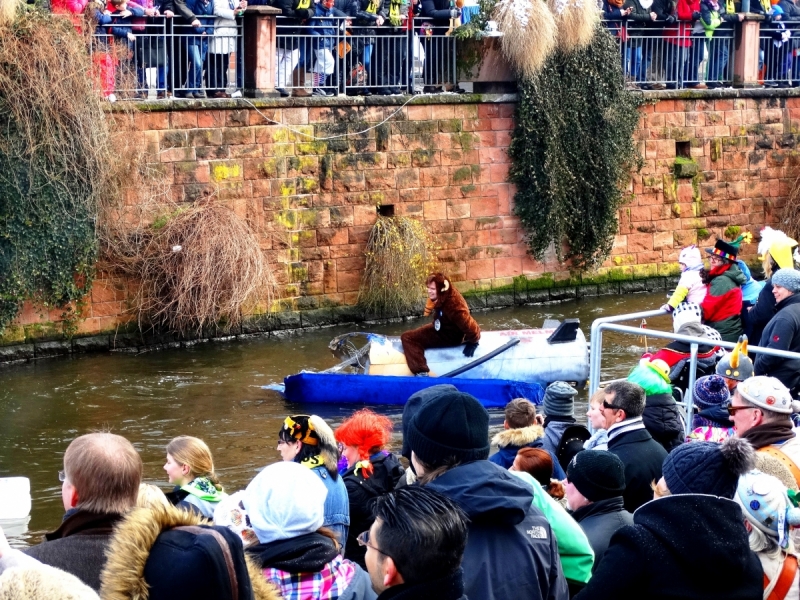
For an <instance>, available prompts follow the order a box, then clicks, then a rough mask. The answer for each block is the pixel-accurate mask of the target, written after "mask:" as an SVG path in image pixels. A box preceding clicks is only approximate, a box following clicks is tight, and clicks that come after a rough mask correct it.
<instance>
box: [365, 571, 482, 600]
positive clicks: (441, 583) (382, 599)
mask: <svg viewBox="0 0 800 600" xmlns="http://www.w3.org/2000/svg"><path fill="white" fill-rule="evenodd" d="M390 599H391V600H467V597H466V596H465V595H464V571H463V569H456V572H455V573H453V574H452V575H449V576H445V577H442V578H440V579H435V580H434V581H426V582H424V583H418V584H416V585H408V584H406V583H403V584H401V585H396V586H394V587H390V588H389V589H387V590H385V591H384V592H383V593H382V594H381V595H380V596H378V600H390Z"/></svg>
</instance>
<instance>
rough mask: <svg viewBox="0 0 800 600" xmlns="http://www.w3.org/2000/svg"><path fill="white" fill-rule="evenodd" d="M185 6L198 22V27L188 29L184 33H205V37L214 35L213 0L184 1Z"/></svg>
mask: <svg viewBox="0 0 800 600" xmlns="http://www.w3.org/2000/svg"><path fill="white" fill-rule="evenodd" d="M186 6H187V7H188V9H189V10H190V11H192V13H193V14H194V16H195V17H196V18H197V20H198V21H200V27H197V28H194V29H188V30H187V31H186V33H190V32H191V33H199V34H202V33H203V32H205V33H206V34H207V35H214V19H216V17H215V16H214V0H207V1H206V0H186Z"/></svg>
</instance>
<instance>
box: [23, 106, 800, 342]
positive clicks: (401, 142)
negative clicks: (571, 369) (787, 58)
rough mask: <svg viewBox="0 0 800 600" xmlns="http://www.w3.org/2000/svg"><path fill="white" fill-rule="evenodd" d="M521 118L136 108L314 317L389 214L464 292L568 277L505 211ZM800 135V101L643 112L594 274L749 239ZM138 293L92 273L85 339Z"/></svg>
mask: <svg viewBox="0 0 800 600" xmlns="http://www.w3.org/2000/svg"><path fill="white" fill-rule="evenodd" d="M514 109H515V105H514V104H511V103H500V104H492V103H485V104H438V105H418V106H408V107H405V108H402V109H400V110H399V111H398V107H397V106H337V107H329V106H294V107H286V108H272V107H269V108H260V109H258V110H256V109H253V108H243V109H221V110H205V109H204V110H195V109H188V110H173V111H164V112H140V113H137V114H136V115H135V118H134V123H135V126H134V127H135V129H136V133H135V135H137V136H139V137H140V139H141V142H142V143H144V144H146V145H147V148H148V151H149V152H150V155H151V160H152V162H153V166H154V167H156V168H158V169H160V170H161V172H162V174H163V177H164V180H165V182H166V183H167V184H168V186H169V191H170V193H171V195H172V198H173V199H175V200H177V201H179V202H194V201H197V200H199V199H202V198H205V197H210V196H215V197H216V198H217V200H218V201H223V202H227V203H229V204H230V206H232V207H233V208H234V209H235V210H236V211H237V212H238V213H239V214H241V215H242V216H244V217H246V218H247V219H248V220H249V222H250V224H251V225H252V226H253V227H254V228H255V229H256V231H258V233H259V235H260V236H261V240H262V246H263V248H264V250H265V252H267V253H268V256H269V258H270V260H271V261H272V262H273V263H274V264H275V266H276V273H277V277H278V282H279V286H280V295H281V298H282V299H283V300H284V305H285V306H287V307H289V306H291V307H297V308H315V307H317V306H320V305H323V304H325V303H344V304H352V303H354V302H355V301H356V298H357V293H358V286H359V282H360V279H361V274H362V272H363V269H364V260H365V259H364V248H365V243H366V241H367V237H368V234H369V230H370V227H371V226H372V224H373V223H374V222H375V220H376V219H377V207H379V206H385V205H393V206H394V213H395V214H396V215H405V216H410V217H414V218H418V219H421V220H423V221H424V222H425V223H426V225H427V226H428V227H429V228H430V230H431V231H432V232H434V234H435V235H436V239H437V241H438V243H439V245H440V248H441V251H440V253H439V258H440V260H441V266H442V269H443V270H444V271H446V272H448V273H449V274H450V275H451V277H452V278H453V279H454V280H455V281H457V282H458V285H459V287H461V288H462V289H471V288H488V287H492V286H500V285H507V284H508V283H510V282H511V279H512V278H513V277H515V276H518V275H525V276H528V277H531V278H533V277H537V276H540V275H542V274H544V273H552V274H553V277H554V278H555V279H556V280H560V279H567V278H569V277H570V273H569V272H568V270H567V269H566V268H565V267H564V266H563V265H561V264H559V263H558V262H557V261H556V260H555V256H554V255H550V256H548V257H547V260H546V261H545V262H537V261H534V260H533V259H532V258H531V257H530V256H529V255H528V254H527V247H526V244H525V232H524V231H523V230H522V229H521V228H520V226H519V222H518V220H517V218H516V217H514V216H513V198H514V191H515V190H514V186H512V185H511V184H509V183H507V181H506V178H507V174H508V169H509V159H508V156H507V148H508V145H509V143H510V139H511V133H512V130H513V126H514V120H513V116H514ZM390 116H391V119H390V121H388V122H387V123H383V122H384V121H385V120H386V119H387V118H388V117H390ZM275 122H277V123H281V124H276V123H275ZM799 126H800V98H783V99H781V98H761V99H755V98H736V99H733V98H731V99H704V100H697V99H687V100H658V101H656V102H654V103H650V104H647V105H645V106H644V107H643V108H642V117H641V122H640V126H639V128H638V130H637V132H636V140H637V143H638V144H639V149H640V151H641V154H642V157H643V160H644V163H643V167H642V169H641V171H640V172H638V173H636V174H634V175H633V176H632V180H631V185H630V188H629V192H630V195H631V198H630V202H629V203H628V204H626V205H625V206H624V207H623V208H622V209H621V210H620V213H619V222H620V231H619V235H618V236H617V237H616V239H615V243H614V250H613V253H612V256H611V258H610V259H609V260H608V261H607V262H606V263H605V264H604V265H603V266H602V268H601V269H600V274H603V273H607V272H609V271H610V270H611V269H615V270H616V274H617V275H619V276H622V277H625V276H631V277H634V276H646V275H655V274H666V273H670V272H673V271H674V268H675V265H674V262H675V260H676V258H677V254H678V252H679V251H680V248H682V247H683V246H685V245H687V244H690V243H699V244H701V245H704V244H707V245H711V244H713V241H714V238H715V236H716V235H721V233H722V231H723V230H724V228H725V227H727V226H729V225H738V226H741V227H743V228H746V229H749V230H751V231H753V232H756V231H758V229H759V228H760V227H762V226H763V225H764V224H769V223H774V222H775V220H776V217H777V215H778V213H779V211H780V209H781V207H782V206H783V203H784V202H785V201H786V197H787V195H788V193H789V189H790V187H791V185H792V182H793V180H794V173H795V167H796V165H797V161H798V158H797V151H796V150H795V144H796V141H797V135H796V132H797V131H798V127H799ZM344 134H351V135H349V136H344ZM680 150H685V151H686V152H687V153H688V154H690V155H691V158H693V159H694V160H695V161H696V162H697V164H698V167H699V170H700V175H698V176H697V177H695V178H694V179H677V178H675V176H674V173H673V170H674V164H675V157H676V153H677V152H678V151H680ZM754 253H755V247H751V248H749V249H747V250H746V251H745V254H746V255H752V254H754ZM132 293H133V291H132V290H131V289H130V284H129V283H127V282H124V281H121V280H119V279H114V278H112V277H111V276H108V275H103V274H101V275H100V277H99V279H98V280H97V281H96V283H95V286H94V290H93V292H92V295H91V298H90V299H87V303H86V306H85V307H84V308H83V313H82V314H83V316H84V318H85V320H83V321H82V322H81V323H79V331H81V332H92V331H107V330H109V329H111V328H113V327H114V326H115V325H116V324H117V323H118V322H120V321H125V320H128V319H130V318H132V314H131V312H130V308H131V296H132ZM46 319H50V320H57V315H53V314H49V315H43V314H38V313H37V312H36V311H35V310H34V309H33V308H31V307H26V310H25V312H24V313H23V314H22V315H21V316H20V319H19V323H20V324H22V325H26V324H29V323H33V322H37V320H38V321H41V320H46Z"/></svg>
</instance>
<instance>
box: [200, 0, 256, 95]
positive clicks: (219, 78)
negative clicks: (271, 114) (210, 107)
mask: <svg viewBox="0 0 800 600" xmlns="http://www.w3.org/2000/svg"><path fill="white" fill-rule="evenodd" d="M212 2H213V4H214V16H215V17H216V19H215V20H214V35H213V37H212V38H211V41H210V43H209V46H208V61H207V64H208V68H207V70H206V77H207V78H208V93H209V94H210V95H211V96H212V97H213V98H230V94H228V93H227V92H226V91H225V88H227V87H228V65H230V57H231V53H234V54H235V55H236V89H237V91H238V93H239V95H241V91H240V90H241V89H242V83H243V81H242V80H243V77H244V73H243V71H244V64H243V60H242V58H243V57H242V50H241V49H240V48H237V45H236V42H237V40H238V36H237V35H236V34H237V32H238V31H237V26H236V17H237V16H239V17H241V16H242V15H244V10H245V9H246V8H247V0H212Z"/></svg>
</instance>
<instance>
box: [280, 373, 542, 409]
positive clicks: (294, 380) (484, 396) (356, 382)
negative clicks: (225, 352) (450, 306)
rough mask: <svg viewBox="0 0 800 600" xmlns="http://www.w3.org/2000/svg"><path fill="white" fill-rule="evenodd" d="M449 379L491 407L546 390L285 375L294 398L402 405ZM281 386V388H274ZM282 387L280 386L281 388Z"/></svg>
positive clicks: (508, 384)
mask: <svg viewBox="0 0 800 600" xmlns="http://www.w3.org/2000/svg"><path fill="white" fill-rule="evenodd" d="M444 383H449V384H452V385H454V386H456V388H458V389H459V390H460V391H462V392H466V393H468V394H471V395H473V396H475V397H476V398H477V399H478V400H480V402H481V404H483V405H484V406H485V407H487V408H502V407H504V406H505V405H506V404H508V403H509V402H510V401H511V400H513V399H515V398H527V399H528V400H530V401H531V402H533V403H534V404H541V402H542V398H543V397H544V390H543V389H542V387H541V386H540V385H538V384H536V383H526V382H522V381H507V380H502V379H464V378H461V377H459V378H454V377H448V378H444V377H403V376H397V377H391V378H389V377H380V376H374V375H345V374H332V373H298V374H296V375H291V376H289V377H287V378H285V379H284V390H283V391H282V392H281V393H282V394H283V396H284V397H285V398H286V399H287V400H289V401H290V402H302V403H314V404H317V403H323V404H328V403H330V404H339V405H341V404H365V405H402V404H405V403H406V401H407V400H408V398H409V396H411V395H412V394H414V393H416V392H418V391H420V390H423V389H425V388H428V387H431V386H433V385H440V384H444ZM271 389H277V388H271ZM278 391H280V390H278Z"/></svg>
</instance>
